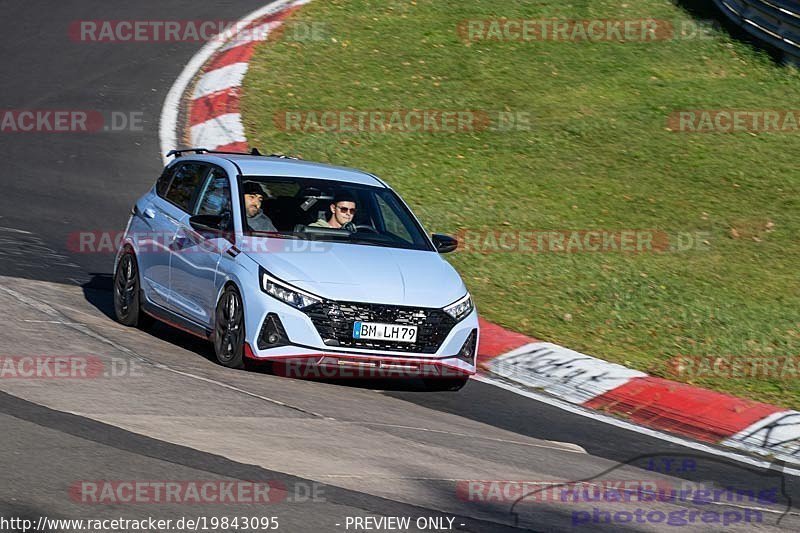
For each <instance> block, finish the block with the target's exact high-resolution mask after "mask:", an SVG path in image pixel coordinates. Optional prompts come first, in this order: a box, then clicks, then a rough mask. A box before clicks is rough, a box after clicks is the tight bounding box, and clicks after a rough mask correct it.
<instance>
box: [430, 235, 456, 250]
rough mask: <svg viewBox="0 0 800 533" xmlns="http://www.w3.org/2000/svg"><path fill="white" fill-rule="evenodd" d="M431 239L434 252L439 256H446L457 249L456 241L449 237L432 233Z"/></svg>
mask: <svg viewBox="0 0 800 533" xmlns="http://www.w3.org/2000/svg"><path fill="white" fill-rule="evenodd" d="M431 238H432V239H433V245H434V246H435V247H436V251H437V252H439V253H440V254H446V253H448V252H452V251H453V250H455V249H456V248H458V239H456V238H455V237H451V236H450V235H443V234H441V233H434V234H433V235H432V236H431Z"/></svg>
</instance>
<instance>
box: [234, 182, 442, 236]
mask: <svg viewBox="0 0 800 533" xmlns="http://www.w3.org/2000/svg"><path fill="white" fill-rule="evenodd" d="M240 179H241V181H240V190H241V191H242V210H243V213H242V220H244V221H245V224H243V226H244V228H245V231H246V232H248V233H249V234H251V235H264V236H270V237H284V238H295V239H308V240H319V241H333V242H343V243H349V244H357V245H368V246H385V247H389V248H403V249H411V250H427V251H431V250H433V248H432V247H431V244H430V241H429V240H428V239H427V237H426V236H425V234H424V230H423V229H422V227H420V225H419V224H418V223H417V221H416V220H415V219H414V217H413V215H412V214H411V212H410V211H409V209H408V207H406V205H405V204H404V203H403V201H402V200H401V199H400V198H399V197H398V196H397V194H395V193H394V192H393V191H392V190H391V189H387V188H385V187H373V186H368V185H359V184H355V183H347V182H341V181H334V180H324V179H311V178H286V177H276V178H273V177H263V176H245V177H242V178H240Z"/></svg>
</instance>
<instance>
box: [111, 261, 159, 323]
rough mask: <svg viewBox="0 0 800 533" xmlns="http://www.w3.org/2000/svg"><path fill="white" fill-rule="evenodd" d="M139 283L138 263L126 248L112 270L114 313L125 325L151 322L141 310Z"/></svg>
mask: <svg viewBox="0 0 800 533" xmlns="http://www.w3.org/2000/svg"><path fill="white" fill-rule="evenodd" d="M141 296H142V294H141V290H140V285H139V265H138V263H137V262H136V256H135V255H133V252H132V251H130V250H128V251H126V252H125V253H124V254H123V255H122V257H120V258H119V263H118V264H117V270H116V271H115V272H114V314H116V316H117V321H118V322H119V323H120V324H123V325H125V326H133V327H137V326H138V327H145V326H147V325H148V324H150V323H151V322H152V320H151V319H150V317H149V316H148V315H146V314H144V312H143V311H142V305H141Z"/></svg>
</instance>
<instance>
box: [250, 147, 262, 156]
mask: <svg viewBox="0 0 800 533" xmlns="http://www.w3.org/2000/svg"><path fill="white" fill-rule="evenodd" d="M250 155H261V152H259V151H258V148H253V149H252V150H250Z"/></svg>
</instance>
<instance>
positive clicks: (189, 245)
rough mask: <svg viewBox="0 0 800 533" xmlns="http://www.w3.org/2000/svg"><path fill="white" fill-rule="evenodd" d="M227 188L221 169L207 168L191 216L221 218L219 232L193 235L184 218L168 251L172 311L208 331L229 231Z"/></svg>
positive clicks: (228, 181)
mask: <svg viewBox="0 0 800 533" xmlns="http://www.w3.org/2000/svg"><path fill="white" fill-rule="evenodd" d="M231 206H232V197H231V184H230V179H229V177H228V174H227V172H225V170H224V169H222V168H220V167H218V166H216V165H211V169H210V172H209V173H208V175H207V177H206V179H205V180H204V182H203V185H202V187H201V188H200V192H199V194H198V195H197V201H196V202H195V205H194V208H193V209H192V212H191V215H216V216H224V217H225V218H226V220H227V225H226V226H225V227H223V228H222V229H223V231H222V232H206V231H197V230H195V229H194V228H192V226H191V224H190V220H189V219H190V217H189V216H187V217H184V218H183V219H182V220H181V221H180V223H179V225H178V231H177V234H176V238H175V241H174V244H173V247H172V259H171V263H170V272H171V282H170V293H171V295H172V304H173V307H174V308H175V310H176V311H177V312H178V313H180V314H181V315H183V316H184V317H186V318H189V319H190V320H192V321H193V322H196V323H197V324H199V325H202V326H206V327H209V328H210V327H212V326H213V318H214V308H215V305H216V296H217V291H216V286H215V281H216V273H217V265H218V263H219V260H220V255H221V254H222V253H223V252H224V251H225V250H227V249H228V248H229V247H230V245H231V243H230V241H229V239H231V238H232V237H230V234H229V233H227V232H228V231H230V232H232V231H233V216H232V215H233V209H232V207H231Z"/></svg>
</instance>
